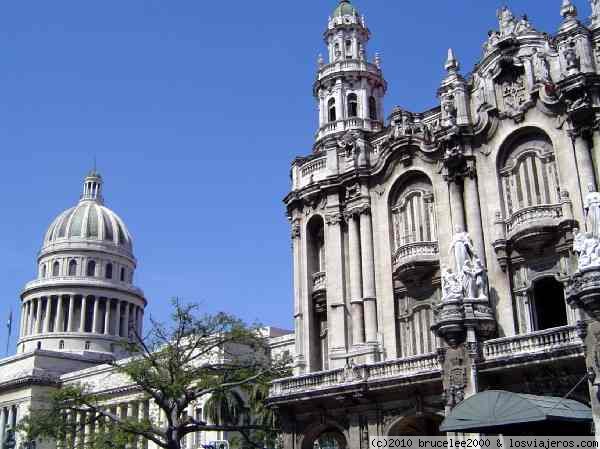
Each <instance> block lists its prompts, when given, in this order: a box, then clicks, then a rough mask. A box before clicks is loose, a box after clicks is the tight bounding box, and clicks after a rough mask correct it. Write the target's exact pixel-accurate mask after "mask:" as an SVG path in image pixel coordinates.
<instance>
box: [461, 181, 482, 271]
mask: <svg viewBox="0 0 600 449" xmlns="http://www.w3.org/2000/svg"><path fill="white" fill-rule="evenodd" d="M464 187H465V204H466V205H467V208H466V215H467V231H469V236H470V237H471V238H472V239H473V244H474V245H475V250H476V251H477V255H478V256H479V258H480V259H481V262H482V263H483V265H484V266H487V263H486V257H485V244H484V237H483V227H482V224H481V220H482V218H481V207H480V204H479V189H478V186H477V175H476V174H475V172H474V170H473V171H472V172H471V174H470V175H469V176H466V177H465V179H464Z"/></svg>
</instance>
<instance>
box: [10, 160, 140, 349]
mask: <svg viewBox="0 0 600 449" xmlns="http://www.w3.org/2000/svg"><path fill="white" fill-rule="evenodd" d="M102 187H103V180H102V176H100V174H99V173H98V172H97V171H96V170H93V171H91V172H90V173H88V175H87V176H86V177H85V179H84V181H83V192H82V194H81V197H80V199H79V202H78V203H77V204H76V205H75V206H74V207H71V208H69V209H67V210H65V211H64V212H62V213H61V214H59V215H58V217H57V218H55V219H54V220H53V221H52V224H51V225H50V227H49V228H48V230H47V231H46V234H45V236H44V241H43V244H42V249H41V251H40V253H39V255H38V276H37V279H35V280H33V281H31V282H28V283H27V284H26V285H25V288H24V289H23V292H22V293H21V300H22V311H21V315H22V317H21V329H20V339H19V343H18V345H19V350H20V351H21V352H29V351H34V350H52V351H64V352H72V353H94V354H96V356H97V355H98V354H104V355H110V356H111V357H119V356H120V355H122V354H121V353H122V352H123V348H122V345H119V342H120V341H122V340H124V339H125V340H126V339H130V338H131V337H132V336H133V335H134V333H136V332H137V333H141V332H142V321H143V313H144V308H145V306H146V299H145V298H144V294H143V292H142V290H140V289H139V288H137V287H135V286H134V285H133V276H134V272H135V269H136V266H137V262H136V259H135V257H134V255H133V244H132V238H131V234H130V233H129V231H128V230H127V227H126V226H125V223H124V222H123V220H122V219H121V218H120V217H119V216H118V215H117V214H116V213H115V212H113V211H112V210H110V209H109V208H107V207H106V206H105V205H104V200H103V196H102Z"/></svg>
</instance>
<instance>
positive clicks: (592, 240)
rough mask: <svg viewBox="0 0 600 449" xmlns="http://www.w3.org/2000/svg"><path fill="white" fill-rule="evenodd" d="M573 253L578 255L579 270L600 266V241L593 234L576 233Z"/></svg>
mask: <svg viewBox="0 0 600 449" xmlns="http://www.w3.org/2000/svg"><path fill="white" fill-rule="evenodd" d="M573 251H574V252H575V254H577V259H578V266H577V267H578V269H579V270H583V269H585V268H589V267H592V266H600V240H599V239H598V238H596V237H594V236H593V235H592V233H591V232H586V233H582V232H578V231H576V233H575V239H574V243H573Z"/></svg>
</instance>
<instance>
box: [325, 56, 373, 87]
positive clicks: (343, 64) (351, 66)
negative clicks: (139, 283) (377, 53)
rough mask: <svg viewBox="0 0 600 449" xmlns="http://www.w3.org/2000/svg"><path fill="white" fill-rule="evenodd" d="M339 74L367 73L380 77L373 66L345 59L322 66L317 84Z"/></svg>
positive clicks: (356, 60) (364, 62) (359, 60)
mask: <svg viewBox="0 0 600 449" xmlns="http://www.w3.org/2000/svg"><path fill="white" fill-rule="evenodd" d="M340 72H369V73H372V74H374V75H377V76H381V70H379V68H378V67H377V66H376V65H375V64H371V63H370V62H367V61H364V60H361V59H345V60H340V61H336V62H333V63H331V64H326V65H324V66H322V67H321V68H320V69H319V73H318V74H317V82H319V81H322V80H323V79H325V78H327V77H328V76H330V75H332V74H339V73H340Z"/></svg>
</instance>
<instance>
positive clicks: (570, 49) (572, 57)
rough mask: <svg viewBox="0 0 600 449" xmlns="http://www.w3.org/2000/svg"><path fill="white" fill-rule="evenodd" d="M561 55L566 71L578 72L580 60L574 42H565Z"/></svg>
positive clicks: (570, 72)
mask: <svg viewBox="0 0 600 449" xmlns="http://www.w3.org/2000/svg"><path fill="white" fill-rule="evenodd" d="M563 57H564V58H565V63H566V65H567V73H569V74H573V73H579V68H580V60H579V56H577V51H576V49H575V42H573V41H570V42H569V43H568V44H567V46H566V47H565V49H564V50H563Z"/></svg>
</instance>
